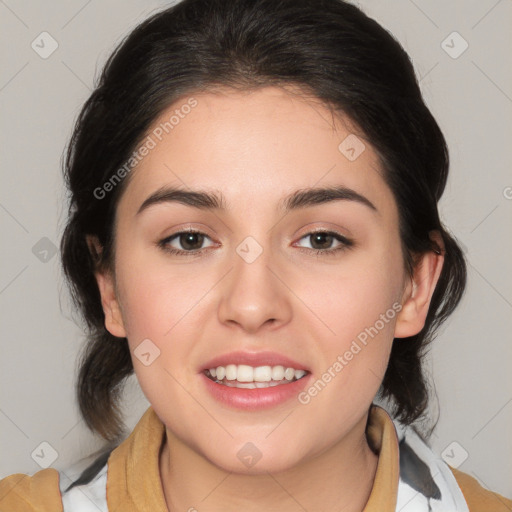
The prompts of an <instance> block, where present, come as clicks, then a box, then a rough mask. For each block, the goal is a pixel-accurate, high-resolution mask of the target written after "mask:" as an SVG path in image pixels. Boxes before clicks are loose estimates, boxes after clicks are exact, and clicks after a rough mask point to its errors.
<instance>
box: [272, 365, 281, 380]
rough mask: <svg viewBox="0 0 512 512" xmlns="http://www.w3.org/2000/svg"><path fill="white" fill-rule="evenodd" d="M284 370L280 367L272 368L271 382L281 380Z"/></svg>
mask: <svg viewBox="0 0 512 512" xmlns="http://www.w3.org/2000/svg"><path fill="white" fill-rule="evenodd" d="M283 379H284V368H283V367H282V366H274V367H273V368H272V380H283Z"/></svg>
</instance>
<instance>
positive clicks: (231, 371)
mask: <svg viewBox="0 0 512 512" xmlns="http://www.w3.org/2000/svg"><path fill="white" fill-rule="evenodd" d="M226 379H228V380H236V364H228V365H227V366H226Z"/></svg>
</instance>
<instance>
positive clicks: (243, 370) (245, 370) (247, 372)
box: [230, 364, 254, 382]
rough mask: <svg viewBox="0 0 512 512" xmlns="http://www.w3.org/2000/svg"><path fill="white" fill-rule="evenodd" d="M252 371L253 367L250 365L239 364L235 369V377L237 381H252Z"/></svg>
mask: <svg viewBox="0 0 512 512" xmlns="http://www.w3.org/2000/svg"><path fill="white" fill-rule="evenodd" d="M253 373H254V369H253V367H252V366H247V365H246V364H239V365H238V368H237V370H236V374H235V375H236V377H235V378H236V380H237V381H238V382H252V381H253V378H252V376H253ZM230 380H231V379H230Z"/></svg>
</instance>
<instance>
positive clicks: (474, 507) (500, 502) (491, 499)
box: [448, 466, 512, 512]
mask: <svg viewBox="0 0 512 512" xmlns="http://www.w3.org/2000/svg"><path fill="white" fill-rule="evenodd" d="M448 467H449V468H450V470H451V472H452V473H453V476H454V477H455V479H456V480H457V484H458V485H459V487H460V489H461V491H462V494H463V495H464V499H465V500H466V503H467V504H468V507H469V510H470V512H487V511H489V510H492V511H493V512H510V511H511V510H512V500H509V499H507V498H505V497H504V496H502V495H501V494H498V493H496V492H492V491H489V490H487V489H485V488H484V487H482V486H481V485H480V484H479V483H478V481H477V480H476V479H475V478H473V477H472V476H470V475H468V474H467V473H463V472H462V471H459V470H458V469H455V468H452V467H451V466H448Z"/></svg>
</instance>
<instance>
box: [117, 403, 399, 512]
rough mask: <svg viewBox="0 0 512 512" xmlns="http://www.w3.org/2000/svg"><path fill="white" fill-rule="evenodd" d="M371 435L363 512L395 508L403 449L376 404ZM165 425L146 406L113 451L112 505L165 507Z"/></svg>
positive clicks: (129, 509) (162, 511)
mask: <svg viewBox="0 0 512 512" xmlns="http://www.w3.org/2000/svg"><path fill="white" fill-rule="evenodd" d="M367 434H368V437H369V439H370V441H371V443H372V446H374V447H375V448H376V449H377V451H378V452H379V462H378V465H377V471H376V474H375V481H374V484H373V488H372V492H371V494H370V498H369V499H368V502H367V504H366V507H365V508H364V511H363V512H388V511H390V512H391V511H394V510H395V507H396V499H397V490H398V479H399V454H398V438H397V435H396V430H395V426H394V424H393V421H392V420H391V417H390V416H389V415H388V413H387V412H386V411H385V410H384V409H382V408H381V407H379V406H376V405H374V406H372V408H371V410H370V415H369V421H368V428H367ZM164 436H165V426H164V424H163V423H162V422H161V421H160V419H159V418H158V416H157V415H156V413H155V411H154V410H153V408H152V407H148V409H147V410H146V412H145V413H144V415H143V416H142V418H141V419H140V420H139V422H138V423H137V425H136V427H135V428H134V430H133V431H132V433H131V434H130V435H129V436H128V438H127V439H126V440H125V441H123V442H122V443H121V444H120V445H119V446H118V447H117V448H116V449H115V450H114V451H113V452H112V454H111V455H110V458H109V460H108V475H107V504H108V509H109V510H116V511H118V510H119V511H120V510H122V511H123V512H143V511H152V512H167V506H166V503H165V498H164V493H163V489H162V484H161V481H160V470H159V454H160V448H161V446H162V442H163V440H164Z"/></svg>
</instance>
